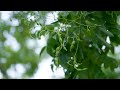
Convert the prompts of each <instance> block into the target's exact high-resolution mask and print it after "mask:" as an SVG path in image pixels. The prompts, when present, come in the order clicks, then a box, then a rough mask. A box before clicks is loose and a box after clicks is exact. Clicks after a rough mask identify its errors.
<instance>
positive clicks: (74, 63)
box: [0, 11, 120, 79]
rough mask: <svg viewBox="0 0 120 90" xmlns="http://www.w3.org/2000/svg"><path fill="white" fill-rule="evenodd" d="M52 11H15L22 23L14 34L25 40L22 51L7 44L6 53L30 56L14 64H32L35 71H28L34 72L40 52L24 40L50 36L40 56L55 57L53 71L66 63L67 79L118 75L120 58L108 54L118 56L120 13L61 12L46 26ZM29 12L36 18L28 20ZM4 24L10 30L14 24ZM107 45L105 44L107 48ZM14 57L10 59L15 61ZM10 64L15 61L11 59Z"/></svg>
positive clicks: (3, 39)
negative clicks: (31, 48) (119, 20)
mask: <svg viewBox="0 0 120 90" xmlns="http://www.w3.org/2000/svg"><path fill="white" fill-rule="evenodd" d="M48 13H53V11H50V12H47V11H46V12H42V11H41V12H39V11H24V12H14V14H13V18H17V19H18V20H19V21H20V22H21V23H20V25H19V26H17V27H16V31H15V34H14V36H15V37H16V39H17V41H18V42H20V43H21V46H22V47H23V49H20V51H19V53H14V52H13V51H11V49H10V48H9V47H6V49H4V51H3V52H10V53H12V54H11V55H14V56H15V55H16V59H17V58H18V57H20V55H23V56H26V53H27V56H26V57H24V58H23V57H20V58H21V59H20V60H17V61H14V62H13V63H14V64H15V63H18V62H22V63H27V62H29V63H31V65H33V66H31V67H32V69H33V70H30V72H29V71H28V72H27V73H28V74H29V73H30V75H31V74H33V71H35V68H36V67H37V63H38V61H37V59H36V58H34V57H36V55H35V54H34V53H32V51H29V50H28V49H26V47H25V45H24V43H25V42H24V39H26V38H28V36H31V37H32V38H37V39H40V38H41V36H42V35H43V36H45V35H48V36H49V37H48V40H47V46H45V47H43V49H42V50H41V52H40V56H41V54H42V53H43V52H44V50H46V51H47V53H48V54H49V55H50V56H52V57H53V60H52V61H53V63H54V64H52V65H51V69H52V70H53V66H54V65H56V66H57V67H59V66H62V67H63V68H64V72H65V78H66V79H82V78H88V79H97V78H98V79H101V78H117V77H118V76H117V74H116V72H115V71H114V69H115V68H117V67H118V65H119V64H118V61H117V60H116V59H115V58H113V57H110V56H108V54H109V52H112V54H113V55H114V54H115V53H114V47H115V46H117V45H119V44H120V27H119V25H118V23H117V22H118V21H117V18H118V16H119V15H120V12H118V11H60V12H59V13H58V18H57V20H55V21H54V22H53V23H51V24H49V25H46V24H45V22H46V18H47V14H48ZM28 15H31V16H34V17H35V20H32V19H30V20H28V19H27V16H28ZM4 24H5V23H1V24H0V25H1V27H2V29H1V30H5V29H7V30H8V31H9V28H10V26H9V25H4ZM35 24H37V25H39V26H41V29H40V30H38V31H36V32H35V33H32V32H31V29H33V27H34V26H35ZM21 27H22V28H23V30H22V31H21V30H20V28H21ZM34 28H35V27H34ZM19 33H21V34H19ZM1 37H2V35H0V38H1ZM20 37H21V38H20ZM108 37H109V38H110V43H108V42H107V41H106V39H107V38H108ZM1 41H2V42H4V41H5V38H4V37H2V38H1ZM103 46H105V48H104V49H103ZM24 50H25V51H24ZM28 53H29V54H28ZM2 55H3V56H4V54H1V57H3V56H2ZM11 57H12V56H11ZM11 57H10V60H13V59H11ZM12 58H13V57H12ZM14 58H15V57H14ZM7 59H9V58H7ZM23 59H25V62H23ZM8 61H9V60H8ZM9 63H10V64H11V62H9ZM10 64H5V66H7V65H8V66H7V68H8V67H10ZM102 65H103V66H102ZM3 66H4V65H3V64H2V67H3ZM7 68H6V69H5V70H7ZM110 73H111V74H112V75H110Z"/></svg>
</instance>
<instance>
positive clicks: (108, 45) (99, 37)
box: [96, 33, 111, 48]
mask: <svg viewBox="0 0 120 90" xmlns="http://www.w3.org/2000/svg"><path fill="white" fill-rule="evenodd" d="M96 36H97V38H98V39H100V40H101V41H102V42H103V43H104V44H105V45H106V46H107V47H109V48H110V47H111V45H110V44H108V43H107V42H106V41H105V40H104V39H103V38H102V37H101V36H99V35H98V34H97V33H96Z"/></svg>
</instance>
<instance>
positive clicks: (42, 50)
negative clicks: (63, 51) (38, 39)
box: [40, 46, 47, 57]
mask: <svg viewBox="0 0 120 90" xmlns="http://www.w3.org/2000/svg"><path fill="white" fill-rule="evenodd" d="M46 48H47V47H46V46H44V47H43V48H42V49H41V51H40V57H41V55H42V53H43V52H44V50H45V49H46Z"/></svg>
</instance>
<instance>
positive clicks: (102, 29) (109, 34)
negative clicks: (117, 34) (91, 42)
mask: <svg viewBox="0 0 120 90" xmlns="http://www.w3.org/2000/svg"><path fill="white" fill-rule="evenodd" d="M99 30H100V31H102V32H104V33H105V34H106V35H108V36H110V37H114V35H113V34H112V33H111V32H110V31H108V30H106V29H105V28H103V27H99Z"/></svg>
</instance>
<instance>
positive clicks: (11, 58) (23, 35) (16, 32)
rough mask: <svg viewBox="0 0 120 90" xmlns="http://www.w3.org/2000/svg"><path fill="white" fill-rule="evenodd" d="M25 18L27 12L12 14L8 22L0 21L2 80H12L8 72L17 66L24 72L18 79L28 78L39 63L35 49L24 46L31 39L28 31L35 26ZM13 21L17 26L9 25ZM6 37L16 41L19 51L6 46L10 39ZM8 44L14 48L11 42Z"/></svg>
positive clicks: (0, 68)
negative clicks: (17, 22) (20, 66)
mask: <svg viewBox="0 0 120 90" xmlns="http://www.w3.org/2000/svg"><path fill="white" fill-rule="evenodd" d="M0 14H1V13H0ZM27 16H28V12H12V13H11V17H10V18H9V20H7V21H4V20H2V19H0V71H1V73H2V75H3V78H12V77H11V76H10V75H9V74H8V70H9V69H10V68H11V67H13V68H14V69H15V70H16V65H18V64H19V65H23V67H24V68H25V72H24V73H23V74H22V76H21V77H19V78H29V77H30V76H32V75H33V74H34V73H35V71H36V69H37V67H38V64H39V62H40V59H39V56H38V55H37V54H36V53H35V48H34V47H33V48H29V47H28V46H27V44H26V43H27V40H28V39H31V37H30V31H31V30H32V29H34V26H35V22H31V23H29V21H28V19H27ZM15 20H18V21H19V24H18V25H17V26H14V25H12V24H11V23H12V22H14V21H15ZM28 24H29V25H28ZM7 36H10V37H12V36H13V37H14V38H15V39H16V41H17V42H18V43H19V45H20V48H19V50H17V51H16V50H13V49H12V48H11V47H10V45H8V44H7V41H8V39H10V37H8V38H7ZM9 43H11V44H12V45H13V47H15V45H14V42H13V41H9ZM18 76H19V75H18Z"/></svg>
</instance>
